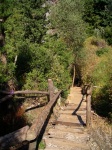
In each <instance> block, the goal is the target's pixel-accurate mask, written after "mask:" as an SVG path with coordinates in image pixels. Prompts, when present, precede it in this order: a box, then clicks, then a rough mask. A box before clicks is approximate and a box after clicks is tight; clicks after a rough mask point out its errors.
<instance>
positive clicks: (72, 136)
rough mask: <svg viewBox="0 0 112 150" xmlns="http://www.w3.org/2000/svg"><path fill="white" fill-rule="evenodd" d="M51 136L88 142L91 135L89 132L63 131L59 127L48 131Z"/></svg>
mask: <svg viewBox="0 0 112 150" xmlns="http://www.w3.org/2000/svg"><path fill="white" fill-rule="evenodd" d="M47 137H49V138H59V139H60V138H61V139H62V138H63V139H67V140H70V141H74V142H75V143H80V142H81V143H86V142H87V141H88V140H89V135H88V134H87V133H81V132H80V133H73V132H72V131H71V132H68V131H61V130H58V129H50V130H49V131H48V136H47Z"/></svg>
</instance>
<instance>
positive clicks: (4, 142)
mask: <svg viewBox="0 0 112 150" xmlns="http://www.w3.org/2000/svg"><path fill="white" fill-rule="evenodd" d="M28 129H29V126H25V127H23V128H21V129H19V130H17V131H14V132H12V133H9V134H7V135H5V136H2V137H0V149H2V150H6V149H9V147H11V146H15V145H18V144H20V143H22V142H24V141H26V133H27V131H28Z"/></svg>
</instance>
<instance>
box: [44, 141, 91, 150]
mask: <svg viewBox="0 0 112 150" xmlns="http://www.w3.org/2000/svg"><path fill="white" fill-rule="evenodd" d="M45 143H46V148H45V150H46V149H48V150H50V149H53V150H55V149H56V150H57V149H59V150H89V147H88V146H87V144H84V143H83V144H82V143H74V142H72V141H68V140H65V139H55V138H48V139H45Z"/></svg>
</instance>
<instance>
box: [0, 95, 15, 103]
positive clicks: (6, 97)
mask: <svg viewBox="0 0 112 150" xmlns="http://www.w3.org/2000/svg"><path fill="white" fill-rule="evenodd" d="M12 97H13V96H12V95H7V96H5V97H4V98H2V99H0V104H1V103H3V102H4V101H6V100H8V99H10V98H12Z"/></svg>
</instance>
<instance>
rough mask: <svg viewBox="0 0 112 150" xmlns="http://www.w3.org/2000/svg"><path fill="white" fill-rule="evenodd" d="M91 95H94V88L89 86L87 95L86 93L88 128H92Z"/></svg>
mask: <svg viewBox="0 0 112 150" xmlns="http://www.w3.org/2000/svg"><path fill="white" fill-rule="evenodd" d="M91 94H92V87H91V86H88V88H87V93H86V101H87V103H86V126H87V128H90V126H91Z"/></svg>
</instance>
